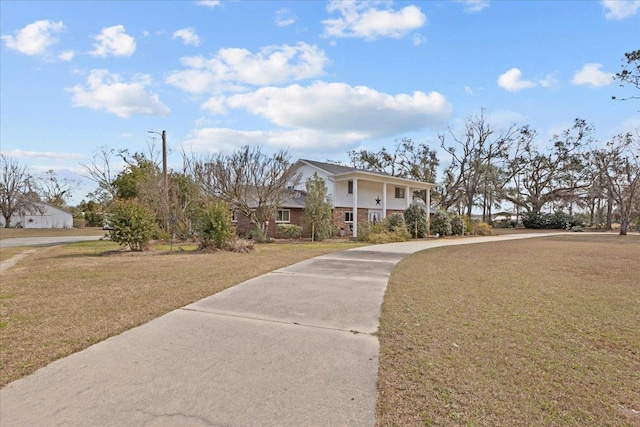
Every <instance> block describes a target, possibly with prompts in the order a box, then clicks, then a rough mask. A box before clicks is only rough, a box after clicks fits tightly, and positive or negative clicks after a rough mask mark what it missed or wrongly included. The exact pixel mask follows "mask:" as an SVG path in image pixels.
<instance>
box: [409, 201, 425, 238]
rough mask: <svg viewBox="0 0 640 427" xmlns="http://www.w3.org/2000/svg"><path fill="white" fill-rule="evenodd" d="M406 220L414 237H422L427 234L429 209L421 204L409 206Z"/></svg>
mask: <svg viewBox="0 0 640 427" xmlns="http://www.w3.org/2000/svg"><path fill="white" fill-rule="evenodd" d="M404 222H405V227H406V228H407V231H408V232H409V233H410V234H411V236H412V237H413V238H415V239H421V238H423V237H425V236H426V235H427V211H425V210H424V208H422V207H421V206H418V205H412V206H409V207H408V208H407V209H406V210H405V211H404Z"/></svg>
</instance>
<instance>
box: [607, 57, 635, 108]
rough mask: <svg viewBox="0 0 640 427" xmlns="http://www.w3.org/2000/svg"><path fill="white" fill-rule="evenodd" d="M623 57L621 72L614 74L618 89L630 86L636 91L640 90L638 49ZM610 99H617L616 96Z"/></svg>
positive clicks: (633, 97) (632, 97)
mask: <svg viewBox="0 0 640 427" xmlns="http://www.w3.org/2000/svg"><path fill="white" fill-rule="evenodd" d="M624 57H625V61H626V64H623V65H622V71H620V72H619V73H616V75H615V77H614V78H615V79H616V80H618V81H619V82H620V87H624V86H625V85H631V86H634V87H635V88H636V89H640V49H638V50H634V51H632V52H628V53H625V54H624ZM611 98H612V99H618V98H617V97H616V96H612V97H611ZM619 99H620V101H627V100H629V99H640V96H629V97H627V98H619Z"/></svg>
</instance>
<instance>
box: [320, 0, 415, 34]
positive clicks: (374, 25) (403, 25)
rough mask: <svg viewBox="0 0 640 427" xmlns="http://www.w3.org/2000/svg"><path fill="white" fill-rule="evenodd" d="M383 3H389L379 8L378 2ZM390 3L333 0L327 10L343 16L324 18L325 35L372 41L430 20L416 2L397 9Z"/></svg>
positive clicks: (404, 31)
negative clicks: (415, 4)
mask: <svg viewBox="0 0 640 427" xmlns="http://www.w3.org/2000/svg"><path fill="white" fill-rule="evenodd" d="M380 4H383V5H387V6H386V7H385V8H384V9H379V8H377V6H378V5H380ZM390 4H391V2H386V1H385V2H380V1H351V0H331V1H330V2H329V5H328V6H327V10H328V11H329V12H330V13H334V12H338V13H339V14H340V15H341V16H340V17H339V18H335V19H327V20H324V21H322V24H323V25H324V35H325V36H326V37H355V38H363V39H365V40H369V41H370V40H375V39H377V38H380V37H391V38H402V37H404V36H406V35H407V34H409V33H410V32H411V31H414V30H416V29H418V28H420V27H422V26H423V25H424V24H425V23H426V22H427V17H426V16H425V15H424V14H423V13H422V12H421V11H420V8H418V7H417V6H413V5H411V6H406V7H403V8H402V9H400V10H397V11H396V10H393V9H391V7H390Z"/></svg>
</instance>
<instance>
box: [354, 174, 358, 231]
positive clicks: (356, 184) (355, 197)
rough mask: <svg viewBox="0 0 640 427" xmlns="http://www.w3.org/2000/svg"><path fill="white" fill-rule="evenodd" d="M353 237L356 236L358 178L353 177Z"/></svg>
mask: <svg viewBox="0 0 640 427" xmlns="http://www.w3.org/2000/svg"><path fill="white" fill-rule="evenodd" d="M353 237H354V238H356V237H358V178H353Z"/></svg>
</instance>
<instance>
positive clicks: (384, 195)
mask: <svg viewBox="0 0 640 427" xmlns="http://www.w3.org/2000/svg"><path fill="white" fill-rule="evenodd" d="M386 217H387V183H386V182H385V183H383V184H382V218H386Z"/></svg>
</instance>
